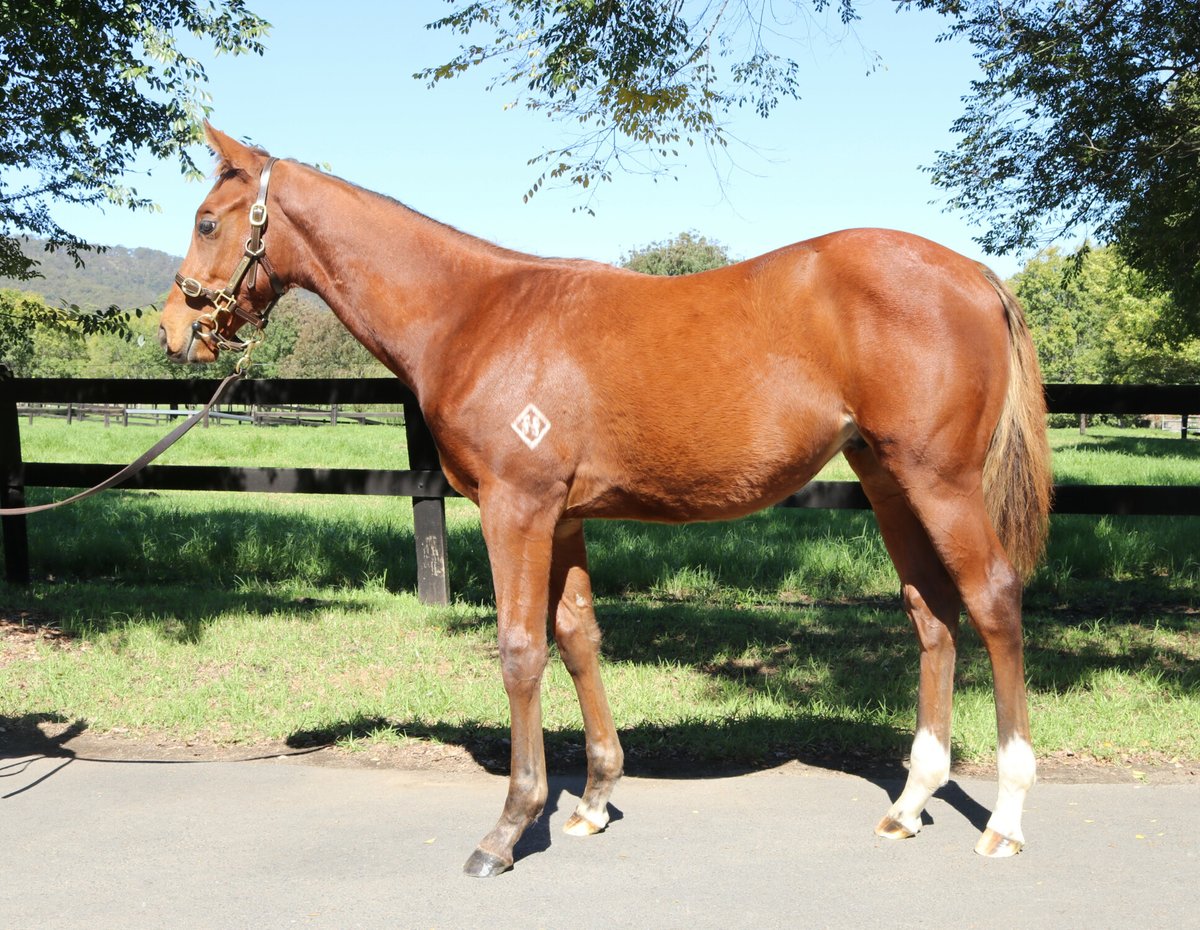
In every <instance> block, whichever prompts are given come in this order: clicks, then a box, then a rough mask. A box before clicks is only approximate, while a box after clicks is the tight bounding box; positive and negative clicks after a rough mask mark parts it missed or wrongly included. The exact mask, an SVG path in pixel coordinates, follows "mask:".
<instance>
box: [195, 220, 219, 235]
mask: <svg viewBox="0 0 1200 930" xmlns="http://www.w3.org/2000/svg"><path fill="white" fill-rule="evenodd" d="M216 228H217V221H216V220H210V219H203V220H201V221H200V225H199V226H197V227H196V229H197V230H199V232H200V235H202V236H211V235H212V234H213V230H215V229H216Z"/></svg>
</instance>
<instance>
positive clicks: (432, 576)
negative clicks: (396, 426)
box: [404, 401, 450, 604]
mask: <svg viewBox="0 0 1200 930" xmlns="http://www.w3.org/2000/svg"><path fill="white" fill-rule="evenodd" d="M404 433H405V436H406V437H407V439H408V467H409V468H411V469H413V470H414V471H437V470H438V469H440V468H441V463H440V462H439V461H438V454H437V446H436V445H435V444H434V442H433V434H432V433H430V432H429V427H428V426H427V425H426V424H425V418H424V417H423V416H421V410H420V408H419V407H418V406H417V404H416V401H409V402H408V403H406V404H405V405H404ZM412 508H413V537H414V539H415V541H416V546H417V597H418V599H419V600H420V601H421V603H422V604H449V603H450V579H449V578H448V577H447V576H446V500H445V498H442V497H414V498H413V499H412Z"/></svg>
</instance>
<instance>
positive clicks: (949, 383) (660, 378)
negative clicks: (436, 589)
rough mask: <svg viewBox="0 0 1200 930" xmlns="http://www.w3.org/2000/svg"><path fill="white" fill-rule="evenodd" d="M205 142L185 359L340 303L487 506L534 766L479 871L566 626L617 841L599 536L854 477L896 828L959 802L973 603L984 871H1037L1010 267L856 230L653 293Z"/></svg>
mask: <svg viewBox="0 0 1200 930" xmlns="http://www.w3.org/2000/svg"><path fill="white" fill-rule="evenodd" d="M208 142H209V145H210V146H211V147H212V148H213V150H214V151H215V153H216V155H217V157H218V159H219V166H218V170H217V174H218V180H217V182H216V184H215V186H214V187H213V189H212V191H211V192H210V193H209V195H208V196H207V197H206V198H205V200H204V202H203V203H202V204H201V205H200V208H199V210H198V211H197V213H196V218H195V224H194V227H193V233H192V241H191V247H190V248H189V250H188V255H187V258H186V259H185V260H184V264H183V266H182V269H181V272H180V274H179V276H178V278H177V280H178V282H179V284H180V287H179V289H178V290H176V291H174V292H173V293H172V295H171V297H170V298H169V299H168V300H167V302H166V304H165V306H164V308H163V313H162V325H161V329H160V336H161V341H162V344H163V346H164V348H165V349H166V351H167V352H168V353H169V354H170V356H171V357H172V358H174V359H176V360H178V361H181V362H211V361H213V359H215V358H216V357H217V354H218V352H219V351H220V350H221V349H222V348H229V347H231V346H236V345H238V343H237V340H236V333H237V332H238V330H239V328H241V327H242V326H243V325H244V324H246V323H250V324H252V325H254V326H256V327H260V328H261V325H262V324H263V322H264V318H265V311H266V310H267V309H269V307H270V306H271V305H272V304H273V303H274V301H275V299H276V298H277V296H278V295H279V294H281V293H282V292H283V291H285V290H286V289H288V288H292V287H303V288H307V289H308V290H311V291H315V292H316V293H317V294H319V295H321V297H323V298H324V299H325V300H326V301H327V302H328V304H329V305H330V307H332V308H333V311H334V312H335V313H336V314H337V315H338V317H340V319H341V321H342V322H343V323H344V324H345V325H346V326H347V327H348V328H349V330H350V332H351V333H353V334H354V335H355V336H356V337H357V338H358V339H359V341H361V342H362V343H363V344H364V345H365V346H366V347H367V348H368V349H369V350H370V351H371V352H372V353H374V355H375V356H376V357H377V358H379V359H380V360H381V361H382V362H383V363H384V364H385V365H387V367H388V368H389V369H391V370H392V371H393V372H395V374H396V375H397V377H399V378H400V379H401V380H402V381H403V382H404V383H405V384H406V385H408V386H409V387H410V388H412V390H413V392H414V393H415V394H416V396H417V399H418V401H419V402H420V406H421V410H422V412H423V413H424V415H425V419H426V420H427V421H428V423H429V427H430V429H431V431H432V433H433V436H434V438H435V439H436V441H437V446H438V451H439V453H440V456H441V463H442V468H443V469H444V471H445V473H446V477H447V478H448V480H449V481H450V484H451V485H453V486H454V487H455V488H456V489H457V490H458V491H460V492H461V493H462V494H463V495H464V496H466V497H468V498H470V499H471V500H472V501H474V502H475V503H476V504H478V505H479V510H480V519H481V522H482V526H483V536H484V539H485V541H486V543H487V549H488V555H489V558H490V560H491V567H492V577H493V581H494V584H495V591H496V610H497V617H498V629H497V634H498V637H499V647H500V660H501V668H502V673H503V680H504V687H505V690H506V691H507V694H508V699H509V704H510V709H511V715H512V716H511V725H512V769H511V774H510V778H509V789H508V797H507V800H506V801H505V804H504V809H503V813H502V814H501V815H500V819H499V822H498V823H497V824H496V827H495V829H493V830H492V831H491V832H490V833H488V834H487V836H485V837H484V838H483V840H482V841H481V842H480V844H479V846H478V848H477V849H476V850H475V851H474V853H473V854H472V855H471V857H470V859H469V860H468V861H467V864H466V866H465V869H466V871H467V872H468V873H469V874H471V875H493V874H496V873H499V872H503V871H505V870H506V869H508V868H510V867H511V865H512V861H513V845H514V844H515V843H516V842H517V839H518V838H519V837H520V836H521V834H522V832H523V831H524V830H525V828H526V827H527V826H528V825H529V824H530V823H531V822H532V821H534V820H535V819H536V818H537V817H538V816H539V814H540V812H541V810H542V806H543V804H544V803H545V801H546V797H547V786H546V761H545V754H544V751H543V743H542V723H541V680H542V673H543V670H544V668H545V665H546V661H547V626H548V618H550V620H551V622H552V625H553V631H554V638H555V640H556V641H557V643H558V648H559V652H560V654H561V655H562V658H563V661H564V663H565V664H566V666H567V668H568V669H569V670H570V673H571V676H572V678H573V680H574V683H575V687H576V689H577V691H578V695H579V702H580V705H581V707H582V711H583V721H584V730H585V738H586V743H587V760H588V777H587V785H586V788H585V790H584V792H583V797H582V799H581V801H580V803H579V805H578V807H577V808H576V810H575V812H574V814H573V815H572V816H571V818H570V819H569V820H568V821H567V824H566V830H567V832H568V833H571V834H575V835H586V834H591V833H596V832H598V831H600V830H603V829H604V828H605V826H606V824H607V822H608V818H609V813H608V799H609V796H610V794H611V792H612V790H613V786H614V785H615V783H616V782H617V779H618V778H619V777H620V775H621V771H622V761H623V757H622V751H621V746H620V743H619V741H618V739H617V732H616V729H615V727H614V724H613V718H612V714H611V712H610V711H609V706H608V701H607V699H606V698H605V694H604V686H603V684H602V683H601V680H600V665H599V645H600V633H599V631H598V628H597V625H596V618H595V614H594V613H593V609H592V589H591V583H590V580H589V577H588V565H587V555H586V552H585V548H584V531H583V521H584V520H585V519H587V518H596V517H600V518H619V519H637V520H657V521H669V522H687V521H693V520H717V519H728V518H733V517H740V516H743V515H745V514H749V513H752V512H754V511H756V510H759V509H760V508H763V507H767V506H770V505H771V504H773V503H775V502H777V501H779V500H781V499H783V498H784V497H786V496H788V495H789V494H791V493H793V492H794V491H796V490H797V489H798V488H800V487H801V486H802V485H803V484H805V482H807V481H809V480H810V479H811V478H812V477H813V475H814V474H816V473H817V471H818V470H819V469H820V468H821V466H823V465H824V464H825V463H826V462H827V461H829V459H830V458H831V457H833V456H834V455H835V454H837V453H839V452H841V453H842V454H844V455H845V456H846V458H847V459H848V460H849V462H850V464H851V466H852V467H853V469H854V471H855V472H856V473H857V475H858V477H859V479H860V480H861V482H862V486H863V489H864V491H865V492H866V494H867V497H868V498H869V499H870V502H871V505H872V507H873V508H874V510H875V514H876V516H877V518H878V521H879V527H880V530H881V532H882V534H883V539H884V541H885V543H886V545H887V549H888V552H889V553H890V555H891V557H892V561H893V562H894V563H895V566H896V570H897V572H898V573H899V579H900V584H901V588H902V592H903V604H904V610H905V611H906V613H907V615H908V617H909V619H910V620H911V621H912V625H913V627H914V628H915V630H916V634H917V638H918V640H919V642H920V656H921V658H920V685H919V689H918V697H917V702H918V703H917V728H916V736H915V739H914V741H913V745H912V755H911V764H910V770H909V774H908V779H907V782H906V784H905V787H904V789H903V792H902V793H901V794H900V796H899V798H898V799H897V800H896V802H895V803H894V804H893V805H892V806H891V808H890V809H889V810H888V811H887V813H886V814H885V815H884V816H883V819H882V820H881V821H880V823H879V825H878V826H877V827H876V832H877V833H878V834H879V835H881V836H885V837H892V838H899V837H908V836H912V835H914V834H915V833H917V831H918V830H920V828H921V813H922V810H923V808H924V807H925V804H926V802H927V801H928V800H929V798H930V796H931V795H932V794H933V792H934V791H935V790H937V788H938V787H939V786H941V785H942V784H944V783H945V782H946V780H947V778H948V776H949V771H950V717H951V695H952V691H953V684H954V661H955V650H956V643H957V636H958V626H959V615H960V612H961V611H962V609H963V608H964V606H965V608H966V610H967V613H968V615H969V617H970V619H971V621H972V622H973V623H974V625H975V627H976V628H977V629H978V631H979V634H980V637H981V638H982V640H983V643H984V646H985V647H986V649H987V651H988V655H989V657H990V659H991V663H992V669H993V675H994V688H995V701H996V721H997V730H998V753H997V764H998V772H999V797H998V800H997V802H996V807H995V811H994V813H993V814H992V816H991V818H990V820H989V821H988V824H987V828H986V830H985V832H984V833H983V835H982V836H981V838H980V840H979V843H978V845H977V846H976V851H977V852H980V853H982V854H984V855H987V856H1007V855H1012V854H1014V853H1016V852H1017V851H1019V850H1020V848H1021V845H1022V843H1023V842H1024V837H1023V835H1022V831H1021V807H1022V802H1023V801H1024V798H1025V795H1026V792H1027V791H1028V789H1029V788H1030V787H1031V785H1032V784H1033V781H1034V773H1035V764H1034V755H1033V751H1032V748H1031V746H1030V738H1029V717H1028V708H1027V703H1026V696H1025V680H1024V668H1023V662H1024V660H1023V657H1022V636H1021V593H1022V588H1023V582H1024V576H1027V575H1028V574H1029V572H1031V571H1032V569H1033V567H1034V565H1035V563H1036V562H1037V560H1038V559H1039V557H1040V555H1041V550H1042V547H1043V543H1044V539H1045V534H1046V527H1047V513H1048V510H1049V495H1050V477H1049V450H1048V446H1047V442H1046V421H1045V405H1044V400H1043V396H1042V385H1041V377H1040V374H1039V371H1038V367H1037V361H1036V356H1035V354H1034V350H1033V346H1032V344H1031V342H1030V338H1029V333H1028V330H1027V328H1026V325H1025V321H1024V318H1023V314H1022V311H1021V308H1020V306H1019V305H1018V303H1017V301H1016V299H1015V298H1014V297H1013V295H1012V294H1011V293H1010V292H1009V291H1008V289H1007V288H1006V287H1005V286H1004V285H1003V284H1002V283H1001V282H1000V281H999V280H998V279H997V278H996V276H995V275H994V274H993V273H992V272H991V271H989V270H988V269H987V268H985V267H984V266H982V265H980V264H978V263H976V262H974V261H971V260H969V259H967V258H964V257H962V256H960V255H958V254H957V253H955V252H952V251H949V250H948V249H946V248H943V247H942V246H939V245H936V244H934V243H932V242H929V241H927V240H925V239H920V238H917V237H915V236H911V235H907V234H904V233H899V232H891V231H885V230H872V229H859V230H850V231H845V232H838V233H833V234H831V235H827V236H822V237H820V238H817V239H812V240H809V241H806V242H800V243H798V244H795V245H791V246H788V247H786V248H783V249H779V250H778V251H775V252H771V253H769V254H767V255H763V256H761V257H759V258H755V259H751V260H749V261H744V262H741V263H739V264H735V265H730V266H728V267H725V268H721V269H718V270H715V271H708V272H704V273H702V274H694V275H688V276H683V277H677V278H663V277H650V276H646V275H642V274H637V273H635V272H632V271H627V270H623V269H620V268H614V267H611V266H608V265H603V264H599V263H594V262H588V261H567V260H562V259H543V258H535V257H532V256H528V255H523V254H520V253H517V252H512V251H508V250H506V249H503V248H500V247H498V246H495V245H492V244H490V243H487V242H483V241H481V240H479V239H475V238H473V237H471V236H468V235H466V234H464V233H461V232H458V231H457V230H455V229H452V228H450V227H448V226H444V225H442V224H440V223H438V222H435V221H434V220H431V219H429V218H427V217H425V216H422V215H420V214H418V213H416V212H414V211H412V210H410V209H408V208H407V207H405V206H403V205H401V204H399V203H397V202H395V201H393V200H390V199H388V198H386V197H382V196H380V195H378V194H374V193H371V192H370V191H366V190H363V189H362V188H359V187H355V186H354V185H352V184H349V183H347V182H345V181H342V180H339V179H337V178H335V177H331V176H329V175H327V174H323V173H321V172H320V171H318V170H316V169H315V168H311V167H308V166H306V165H303V164H299V163H297V162H294V161H278V162H276V161H275V160H274V159H271V158H270V157H269V156H268V155H267V154H266V153H265V152H263V151H262V150H259V149H252V148H247V147H246V146H244V145H241V144H239V143H238V142H236V141H234V140H233V139H231V138H229V137H228V136H226V135H224V134H222V133H220V132H217V131H216V130H214V129H212V128H211V127H208ZM248 233H249V239H248V238H247V236H248ZM260 265H261V266H262V271H263V272H264V273H262V274H259V273H258V272H259V266H260ZM235 269H236V270H235ZM231 272H232V276H231Z"/></svg>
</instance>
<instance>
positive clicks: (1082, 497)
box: [0, 378, 1200, 604]
mask: <svg viewBox="0 0 1200 930" xmlns="http://www.w3.org/2000/svg"><path fill="white" fill-rule="evenodd" d="M216 385H217V382H216V381H209V380H181V381H174V380H149V379H124V380H107V379H89V378H78V379H76V378H65V379H60V378H28V379H25V378H17V379H13V378H0V472H2V474H0V507H20V506H23V504H24V499H25V488H27V487H56V488H80V487H90V486H92V485H94V484H98V483H99V482H100V481H102V480H103V479H105V478H107V477H108V476H109V475H110V474H112V472H113V471H114V470H115V469H114V466H112V465H95V464H59V463H51V462H25V461H23V460H22V457H21V442H20V427H19V421H18V417H17V405H18V404H34V403H60V404H69V403H76V404H113V405H116V404H124V405H128V404H147V403H154V404H180V405H196V406H198V405H200V404H202V403H204V402H205V401H206V400H208V398H209V397H210V396H211V395H212V393H213V391H214V390H216ZM1046 396H1047V401H1048V404H1049V408H1050V412H1051V413H1081V414H1120V415H1137V414H1145V413H1155V414H1170V415H1177V416H1180V417H1181V420H1182V423H1183V427H1182V429H1183V434H1184V435H1186V432H1187V417H1188V413H1189V412H1192V413H1195V412H1197V411H1200V386H1193V385H1164V386H1158V385H1104V384H1052V385H1047V388H1046ZM225 403H228V404H233V405H247V406H252V405H257V406H265V405H284V404H303V405H324V406H329V405H333V404H341V405H368V406H369V405H373V404H374V405H403V408H404V424H405V433H406V437H407V440H408V460H409V468H408V469H406V470H396V469H366V468H237V467H226V466H206V465H150V466H148V467H147V468H146V469H145V470H144V471H142V472H141V473H140V474H139V475H137V476H136V477H134V478H132V479H131V480H130V481H128V482H127V483H126V484H125V485H123V486H124V487H126V488H144V489H157V490H191V491H257V492H260V493H290V494H297V493H299V494H384V495H389V496H400V497H410V498H412V505H413V524H414V526H413V531H414V536H415V540H416V559H417V591H418V594H419V596H420V599H421V600H422V601H423V602H425V603H434V604H444V603H446V602H447V601H448V600H449V587H448V584H447V577H446V508H445V498H447V497H453V496H455V491H454V490H453V489H452V488H451V487H450V485H449V484H448V483H447V481H446V477H445V475H443V474H442V472H441V469H440V467H439V465H438V457H437V449H436V447H435V446H434V443H433V437H432V436H431V435H430V433H429V429H428V427H427V426H426V425H425V421H424V419H423V418H422V417H421V412H420V410H419V408H418V407H417V403H416V398H415V397H414V396H413V395H412V393H411V392H410V391H409V390H408V389H407V388H405V387H404V386H403V385H401V384H400V382H398V381H396V380H394V379H390V378H366V379H331V380H324V379H323V380H316V379H313V380H309V379H271V380H251V381H240V382H238V383H237V384H235V385H234V386H233V387H232V389H231V392H230V393H229V394H228V395H227V397H226V398H225ZM779 506H781V507H818V508H830V509H866V508H867V507H869V506H870V505H869V504H868V503H867V499H866V496H865V495H864V494H863V492H862V488H861V487H859V485H858V483H857V482H854V481H814V482H812V483H811V484H809V485H807V486H806V487H804V488H803V489H801V490H800V491H799V492H797V493H796V494H793V495H792V496H791V497H789V498H787V499H786V500H784V501H782V502H781V503H780V504H779ZM1054 510H1055V512H1056V513H1087V514H1138V515H1168V516H1170V515H1200V487H1168V486H1148V485H1086V486H1082V485H1059V486H1058V487H1056V489H1055V502H1054ZM0 524H2V525H3V537H4V561H5V572H6V577H7V578H8V580H9V581H11V582H16V583H28V580H29V575H30V572H29V549H28V540H27V527H26V518H25V517H4V518H0Z"/></svg>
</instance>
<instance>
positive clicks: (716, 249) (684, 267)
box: [621, 232, 729, 275]
mask: <svg viewBox="0 0 1200 930" xmlns="http://www.w3.org/2000/svg"><path fill="white" fill-rule="evenodd" d="M728 264H729V250H728V249H727V248H726V247H725V246H723V245H721V244H720V243H717V242H710V241H709V240H708V239H706V238H705V237H704V236H701V235H698V234H697V233H694V232H683V233H680V234H679V235H678V236H676V237H675V238H674V239H671V240H669V241H666V242H655V243H652V244H651V245H647V246H644V247H642V248H640V249H634V250H633V251H632V252H630V253H629V254H628V255H625V256H623V257H622V258H621V267H622V268H629V269H631V270H632V271H640V272H642V273H643V274H663V275H680V274H693V273H695V272H697V271H708V270H709V269H711V268H721V267H723V266H725V265H728Z"/></svg>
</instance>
